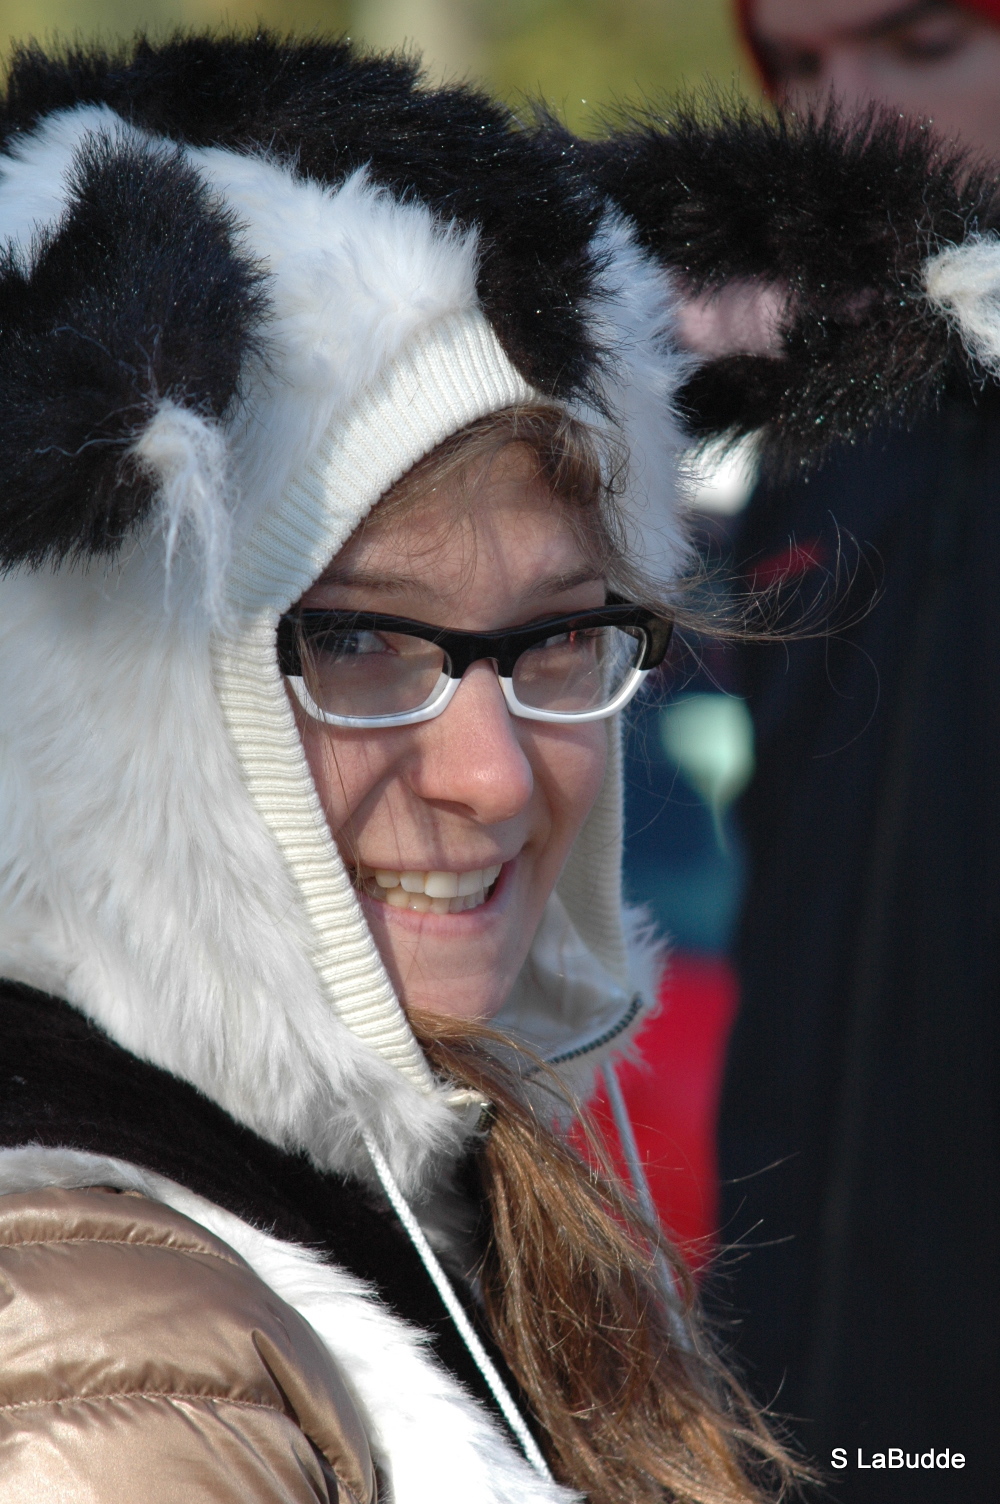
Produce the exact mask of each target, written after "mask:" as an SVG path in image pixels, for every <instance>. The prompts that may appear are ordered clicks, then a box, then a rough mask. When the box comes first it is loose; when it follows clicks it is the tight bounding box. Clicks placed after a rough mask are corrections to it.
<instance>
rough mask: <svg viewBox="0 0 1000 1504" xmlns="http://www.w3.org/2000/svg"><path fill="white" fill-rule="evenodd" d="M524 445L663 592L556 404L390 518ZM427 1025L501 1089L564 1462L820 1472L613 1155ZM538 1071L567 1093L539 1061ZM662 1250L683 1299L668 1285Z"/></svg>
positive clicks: (524, 1335)
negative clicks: (558, 1123)
mask: <svg viewBox="0 0 1000 1504" xmlns="http://www.w3.org/2000/svg"><path fill="white" fill-rule="evenodd" d="M514 444H516V445H523V446H524V447H525V448H526V449H528V450H529V451H530V453H531V454H532V455H533V456H534V459H535V462H536V464H537V472H536V473H537V475H538V478H539V479H540V480H542V481H543V482H544V483H545V484H546V486H547V487H548V489H549V490H550V492H551V494H552V496H553V497H554V498H555V500H556V501H557V502H558V503H559V504H560V505H561V506H563V507H564V508H565V514H566V516H567V518H568V519H569V520H570V521H571V523H572V525H573V526H574V528H575V530H576V531H577V535H578V537H579V539H580V542H581V545H582V547H583V548H584V550H585V552H586V553H587V555H588V556H589V557H590V558H592V559H594V560H595V561H597V562H598V564H599V567H600V569H601V572H602V573H603V574H604V576H605V578H606V579H607V581H608V584H609V587H610V588H611V589H612V590H613V591H615V592H616V593H619V594H622V595H624V596H627V597H629V598H631V599H634V600H641V601H643V602H644V603H646V604H650V605H656V604H660V605H663V604H664V595H665V594H667V593H669V592H670V586H669V585H665V584H663V583H662V582H656V581H652V580H650V579H649V578H648V577H646V576H645V575H644V574H643V573H642V571H641V570H639V569H638V568H636V566H635V565H634V564H633V563H632V561H631V559H630V549H629V546H628V533H627V527H626V523H625V520H624V514H623V512H622V510H621V508H620V506H619V504H618V495H619V489H620V488H619V478H620V476H621V474H622V473H623V464H622V456H621V455H620V454H618V453H616V452H615V451H614V449H613V447H612V445H611V444H609V443H607V442H605V441H604V440H602V439H600V438H598V437H597V436H596V435H595V434H594V432H593V431H592V430H591V429H589V428H587V427H586V425H584V424H582V423H580V422H579V421H577V420H576V419H573V418H571V417H569V416H567V415H566V414H565V413H563V412H561V411H559V410H558V409H557V408H555V407H549V406H544V405H539V406H535V407H525V408H511V409H507V410H504V411H502V412H497V413H492V414H489V415H488V416H487V417H485V418H482V419H480V420H478V421H477V422H475V423H472V424H470V425H469V426H468V427H466V428H464V429H462V430H461V431H460V432H459V433H457V434H455V435H453V436H452V437H451V438H449V439H448V440H446V441H445V442H444V443H443V444H441V445H440V446H439V447H438V448H437V449H435V450H434V451H433V452H432V453H431V454H429V455H427V456H426V457H425V458H424V459H423V460H421V461H420V462H419V463H418V464H417V465H416V466H414V468H413V469H412V470H411V471H409V472H408V474H407V475H405V476H404V477H403V479H402V480H401V481H400V482H399V483H397V485H396V486H394V487H393V488H392V490H391V491H390V492H389V493H388V494H387V496H386V497H385V498H384V499H383V500H382V501H381V502H380V503H379V505H378V508H377V509H376V525H377V523H378V522H381V521H382V520H383V519H388V518H389V517H391V516H393V515H394V514H395V513H396V512H397V511H399V510H400V509H403V508H407V507H409V506H412V505H417V504H419V503H420V502H421V501H422V500H424V499H426V498H427V497H428V496H430V495H431V494H432V493H433V491H434V489H435V488H436V487H437V486H439V485H441V484H442V483H443V482H444V481H445V480H447V479H451V478H452V477H454V476H455V475H462V476H466V477H468V479H469V484H468V485H467V486H466V487H465V491H466V494H467V495H468V496H469V497H470V498H471V497H472V496H473V494H474V492H475V479H476V477H477V476H481V475H482V473H483V470H484V469H485V468H486V467H488V466H489V465H490V464H492V463H493V461H494V460H495V459H496V458H497V457H498V456H499V455H500V454H502V453H503V452H504V451H505V450H506V449H507V448H508V447H509V446H510V445H514ZM673 604H674V603H673V602H671V605H673ZM675 609H676V608H675ZM680 614H681V615H682V616H683V611H681V613H680ZM410 1022H411V1024H412V1026H413V1028H414V1031H415V1033H416V1036H417V1038H418V1040H419V1041H420V1043H421V1045H422V1047H423V1048H424V1050H425V1052H426V1054H427V1056H428V1058H429V1059H430V1061H431V1063H432V1066H433V1067H434V1068H435V1069H436V1070H437V1071H438V1072H439V1073H440V1074H441V1075H442V1076H444V1077H446V1078H448V1079H450V1080H453V1081H455V1082H457V1083H459V1084H461V1085H463V1086H466V1087H470V1088H472V1089H474V1090H475V1091H477V1092H479V1093H481V1094H482V1095H483V1096H484V1097H485V1098H486V1099H487V1101H488V1102H489V1103H490V1104H491V1105H490V1114H491V1126H490V1128H489V1130H488V1132H487V1133H486V1135H485V1137H484V1140H483V1142H482V1146H481V1149H480V1151H479V1153H478V1156H477V1168H478V1173H479V1176H480V1180H481V1188H482V1195H483V1203H484V1206H485V1208H486V1210H487V1213H488V1224H489V1225H488V1227H487V1229H486V1237H485V1253H484V1256H483V1260H482V1265H481V1268H480V1270H479V1279H480V1282H481V1287H482V1292H483V1300H484V1305H485V1310H486V1316H487V1320H488V1322H489V1325H490V1327H491V1329H492V1332H493V1335H494V1336H495V1338H496V1340H497V1342H498V1344H499V1346H500V1348H501V1351H502V1352H503V1354H504V1356H505V1358H506V1360H507V1362H508V1364H509V1366H510V1368H511V1371H512V1372H513V1374H514V1376H515V1377H516V1379H517V1381H518V1383H519V1384H520V1386H521V1389H522V1391H523V1393H524V1395H525V1396H526V1398H527V1401H528V1403H529V1404H530V1405H531V1407H532V1409H533V1411H534V1414H535V1416H536V1418H537V1420H538V1422H539V1423H540V1425H541V1427H542V1429H543V1431H544V1433H545V1436H546V1437H547V1448H546V1449H547V1452H548V1458H549V1462H550V1464H551V1466H552V1468H553V1471H554V1472H555V1474H556V1476H557V1477H558V1478H559V1479H560V1480H561V1481H562V1482H564V1483H567V1484H569V1485H570V1486H572V1487H574V1488H577V1489H579V1490H580V1491H581V1492H582V1493H583V1494H585V1495H586V1497H587V1499H588V1501H589V1504H667V1501H669V1504H748V1501H754V1500H760V1499H762V1498H764V1497H777V1496H780V1495H781V1494H783V1493H784V1492H785V1491H786V1489H787V1487H788V1485H790V1484H791V1483H792V1482H793V1480H794V1479H795V1478H796V1476H804V1475H803V1474H798V1473H797V1470H796V1468H795V1466H794V1464H793V1463H792V1462H791V1461H790V1459H789V1457H788V1455H787V1454H786V1453H785V1451H784V1450H783V1448H782V1446H781V1444H780V1442H778V1441H777V1440H776V1439H775V1438H774V1436H773V1435H772V1434H771V1432H770V1431H769V1430H768V1428H767V1426H766V1425H765V1423H764V1422H763V1420H762V1419H761V1417H760V1416H759V1414H758V1413H757V1412H756V1411H755V1409H754V1407H753V1405H752V1404H751V1403H750V1401H749V1400H748V1399H747V1397H746V1396H745V1395H744V1394H743V1393H742V1391H741V1390H740V1388H739V1386H738V1385H737V1384H736V1383H735V1382H734V1381H733V1379H732V1378H731V1377H730V1376H729V1375H728V1374H727V1373H726V1371H725V1369H724V1368H723V1367H722V1365H721V1364H720V1363H719V1361H718V1359H717V1358H716V1357H715V1355H714V1353H713V1351H712V1348H711V1344H710V1343H709V1341H708V1339H707V1338H706V1336H705V1334H704V1333H703V1331H702V1330H701V1328H700V1326H699V1322H698V1319H697V1314H696V1310H695V1305H694V1294H693V1286H692V1282H691V1279H690V1275H689V1274H688V1272H687V1270H686V1268H685V1266H684V1264H683V1262H682V1261H681V1259H680V1257H679V1256H678V1255H677V1254H676V1253H675V1252H674V1251H673V1250H672V1249H671V1248H670V1247H669V1245H668V1244H667V1243H666V1242H665V1241H664V1240H663V1237H662V1233H661V1231H660V1229H658V1228H657V1229H653V1228H651V1227H649V1226H648V1225H647V1224H646V1223H645V1222H644V1221H643V1219H642V1217H641V1215H640V1213H639V1212H638V1210H637V1208H636V1206H635V1204H634V1202H633V1200H632V1198H631V1196H630V1195H629V1193H628V1192H627V1191H626V1190H625V1189H624V1188H623V1187H622V1186H621V1185H620V1184H618V1183H617V1182H616V1180H615V1178H614V1175H613V1173H612V1172H611V1171H610V1170H608V1169H607V1168H606V1167H605V1168H604V1169H603V1170H601V1169H597V1168H594V1165H591V1164H588V1163H585V1162H584V1161H583V1160H582V1159H581V1158H580V1157H579V1156H578V1155H577V1154H576V1153H575V1152H574V1150H573V1149H572V1148H571V1147H570V1145H569V1144H568V1143H567V1142H566V1141H565V1140H564V1139H563V1138H562V1137H560V1136H559V1135H558V1134H557V1133H556V1132H555V1131H554V1130H553V1129H552V1128H550V1127H549V1126H548V1125H547V1124H546V1123H543V1122H542V1121H541V1120H540V1118H539V1116H538V1112H537V1111H536V1110H535V1108H534V1107H533V1106H532V1100H533V1098H532V1099H531V1100H529V1098H528V1096H526V1094H525V1093H524V1091H523V1090H522V1086H521V1081H520V1079H519V1077H518V1076H517V1075H516V1074H515V1073H514V1072H513V1071H511V1070H510V1069H508V1068H507V1067H505V1066H504V1065H502V1064H501V1063H500V1062H499V1061H498V1059H497V1055H496V1052H495V1049H494V1046H496V1045H497V1044H499V1043H501V1038H500V1036H499V1035H497V1034H495V1033H493V1032H492V1031H490V1030H489V1029H486V1028H484V1027H482V1026H480V1025H477V1024H469V1023H468V1022H464V1021H463V1022H458V1021H457V1020H453V1019H448V1018H443V1017H440V1016H437V1015H431V1014H426V1013H421V1014H416V1013H411V1015H410ZM502 1043H503V1044H504V1045H505V1046H506V1048H507V1049H508V1050H509V1049H510V1042H509V1041H502ZM530 1069H531V1070H532V1071H534V1072H535V1073H536V1080H537V1079H538V1074H537V1073H538V1072H541V1075H542V1078H543V1079H548V1080H549V1081H550V1084H551V1086H552V1089H553V1090H554V1091H557V1092H559V1093H561V1094H562V1095H563V1096H565V1091H564V1088H563V1087H562V1086H561V1084H560V1083H559V1082H558V1080H557V1078H556V1077H555V1076H554V1075H552V1073H551V1072H546V1068H545V1067H544V1066H542V1065H541V1063H540V1062H534V1063H533V1064H532V1065H531V1067H530ZM574 1110H575V1108H574ZM552 1115H553V1117H554V1116H555V1114H554V1113H553V1114H552ZM593 1147H594V1156H595V1157H594V1164H595V1165H599V1164H600V1163H601V1151H600V1148H599V1145H598V1144H597V1142H596V1140H595V1141H594V1144H593ZM658 1254H660V1255H662V1257H663V1258H664V1259H665V1260H666V1267H667V1268H669V1270H670V1274H671V1278H672V1279H673V1281H674V1282H675V1284H676V1288H677V1299H676V1301H673V1300H668V1298H667V1296H666V1295H665V1292H664V1290H663V1288H662V1285H661V1282H660V1280H659V1277H658V1273H657V1255H658Z"/></svg>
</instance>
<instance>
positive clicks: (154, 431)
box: [132, 398, 232, 626]
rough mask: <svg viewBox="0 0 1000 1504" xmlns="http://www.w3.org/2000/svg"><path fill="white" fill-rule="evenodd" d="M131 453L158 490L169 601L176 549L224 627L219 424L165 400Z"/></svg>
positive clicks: (226, 512) (224, 512)
mask: <svg viewBox="0 0 1000 1504" xmlns="http://www.w3.org/2000/svg"><path fill="white" fill-rule="evenodd" d="M132 452H133V454H134V455H135V457H136V459H137V460H139V462H140V463H141V464H142V465H143V466H144V467H145V468H146V469H147V470H148V471H149V472H150V473H151V474H152V476H153V479H154V481H155V482H156V486H157V490H158V492H159V507H158V508H157V522H158V524H159V526H160V527H161V528H162V530H163V535H164V543H165V547H164V564H165V568H166V590H167V599H168V601H169V598H170V584H171V575H172V571H173V564H174V559H175V556H176V555H177V552H178V549H179V548H185V549H188V550H189V551H190V553H191V555H192V558H193V559H194V561H195V571H196V573H197V575H198V576H200V580H201V587H202V588H201V591H200V596H201V605H202V608H203V610H204V612H205V615H206V616H207V617H208V620H209V621H210V622H213V623H217V624H219V625H220V626H221V625H224V624H225V615H224V591H225V580H226V576H227V574H228V572H229V564H230V553H231V539H232V516H231V497H230V480H229V454H228V450H227V448H226V443H225V440H224V438H223V436H222V433H221V431H220V429H219V427H218V425H217V424H215V423H211V422H209V421H208V420H207V419H206V418H203V417H201V416H199V414H198V413H193V412H192V411H191V409H190V408H187V407H179V406H178V405H177V403H176V402H172V401H170V399H169V398H164V399H163V400H162V401H161V402H160V403H159V405H158V407H157V411H156V414H155V416H154V418H153V421H152V422H151V423H150V424H149V425H148V426H147V427H146V428H145V429H144V431H143V433H142V435H141V437H140V438H139V441H138V443H136V444H135V445H134V446H133V450H132Z"/></svg>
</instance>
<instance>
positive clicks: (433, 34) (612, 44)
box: [0, 0, 756, 130]
mask: <svg viewBox="0 0 1000 1504" xmlns="http://www.w3.org/2000/svg"><path fill="white" fill-rule="evenodd" d="M261 22H262V23H263V24H265V25H268V26H273V27H275V28H276V29H277V30H279V31H296V32H310V31H312V32H321V33H328V34H329V33H334V34H339V33H343V32H347V33H349V34H351V35H353V36H355V37H357V38H358V39H359V40H362V41H365V42H368V43H371V44H372V45H375V46H378V47H394V48H398V47H401V46H409V47H414V48H417V49H418V50H420V51H421V52H422V53H423V54H424V56H425V58H426V59H427V62H428V65H429V67H430V70H431V72H432V73H434V74H436V75H438V76H448V77H456V76H457V77H472V78H481V79H483V80H485V81H486V82H487V83H488V84H489V85H490V86H491V87H492V88H493V89H494V90H496V91H498V92H499V93H500V94H502V95H503V96H505V97H507V98H510V99H513V100H515V101H516V100H517V99H518V98H520V97H523V96H524V95H529V96H531V97H534V98H537V97H542V98H544V99H546V100H547V101H548V102H549V103H551V104H554V105H555V106H556V108H557V109H559V110H560V111H561V112H562V113H564V114H565V116H566V118H567V119H568V121H569V123H570V124H571V125H572V126H573V127H574V128H576V129H584V130H585V129H587V128H588V125H592V124H593V122H594V120H595V118H596V117H597V116H599V115H600V113H601V111H602V110H605V109H607V108H608V107H609V106H614V105H615V104H619V103H623V102H628V101H635V100H637V99H641V98H644V97H647V98H648V97H653V98H655V97H658V96H659V97H662V95H663V94H664V93H673V92H675V91H676V90H678V89H680V88H696V89H698V88H702V87H704V86H705V85H706V84H707V83H713V82H714V83H715V84H718V85H721V86H722V87H723V88H725V89H729V88H731V87H732V86H733V85H734V84H735V85H736V86H737V87H739V88H741V89H743V90H744V91H745V92H751V93H756V85H755V81H754V79H753V76H752V73H751V71H750V69H749V67H748V66H747V64H746V63H745V61H744V60H742V59H741V56H740V52H739V46H738V43H737V40H736V37H735V33H734V29H733V25H732V15H731V0H502V3H499V4H498V3H497V0H0V49H2V52H3V53H6V52H8V51H9V48H10V45H11V44H12V43H13V42H16V41H21V40H25V39H27V38H29V37H37V38H39V39H41V40H48V39H51V38H52V37H53V36H60V37H63V38H67V37H72V38H89V37H101V38H102V39H105V40H109V39H112V38H115V37H123V36H129V35H131V34H132V33H133V32H134V31H135V30H137V29H138V28H147V29H148V30H150V31H151V32H153V33H154V34H155V33H162V32H164V31H167V30H169V29H172V28H173V27H176V26H185V27H202V26H220V25H221V26H227V25H229V26H242V27H252V26H254V25H256V24H258V23H261Z"/></svg>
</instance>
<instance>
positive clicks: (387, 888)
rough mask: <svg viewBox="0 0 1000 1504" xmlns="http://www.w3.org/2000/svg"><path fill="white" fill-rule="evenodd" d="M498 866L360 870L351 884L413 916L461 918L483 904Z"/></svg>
mask: <svg viewBox="0 0 1000 1504" xmlns="http://www.w3.org/2000/svg"><path fill="white" fill-rule="evenodd" d="M501 865H502V864H501V863H499V862H498V863H496V864H495V865H492V866H489V867H475V868H471V869H468V870H466V871H464V872H458V871H451V872H448V871H442V870H435V871H423V872H421V871H416V870H412V871H405V872H404V871H399V870H393V869H391V868H382V867H379V868H369V867H360V868H359V869H358V871H357V873H356V877H355V881H356V882H357V884H358V886H359V887H360V888H361V889H362V891H363V892H365V893H367V894H368V895H369V896H370V897H372V898H374V899H377V900H378V901H379V902H380V903H385V904H387V905H388V906H389V907H390V908H394V909H408V910H409V911H410V912H411V913H416V914H463V913H465V912H466V911H467V910H469V909H478V908H479V907H480V906H481V905H482V904H484V903H485V902H486V900H487V898H488V897H489V895H490V892H491V890H492V888H493V886H494V884H495V883H496V881H497V879H498V877H499V876H500V872H501Z"/></svg>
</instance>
